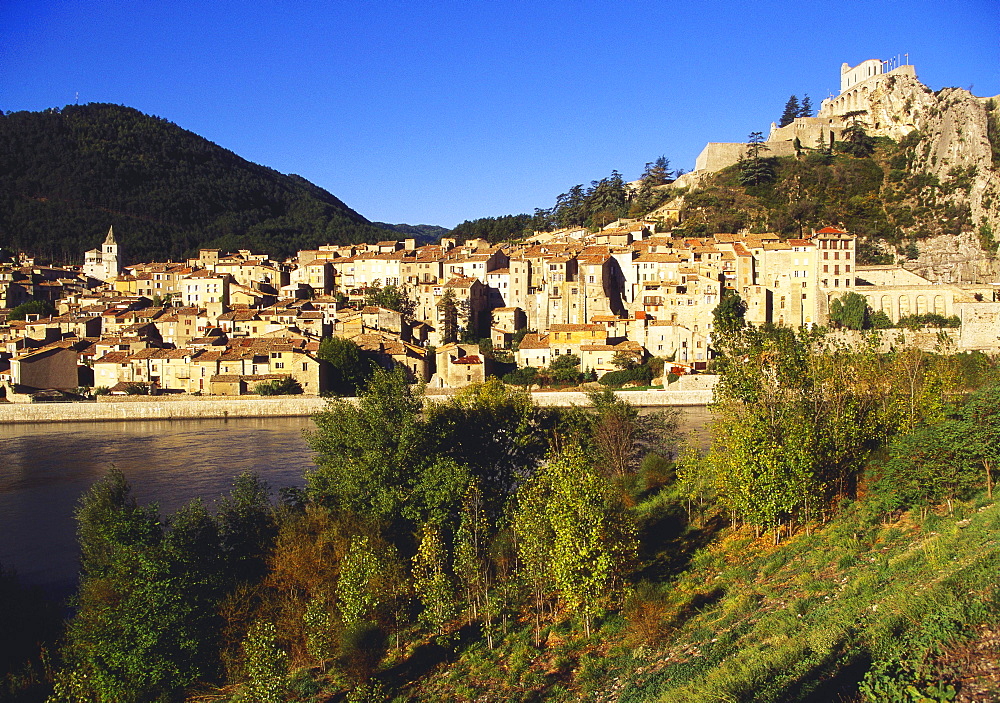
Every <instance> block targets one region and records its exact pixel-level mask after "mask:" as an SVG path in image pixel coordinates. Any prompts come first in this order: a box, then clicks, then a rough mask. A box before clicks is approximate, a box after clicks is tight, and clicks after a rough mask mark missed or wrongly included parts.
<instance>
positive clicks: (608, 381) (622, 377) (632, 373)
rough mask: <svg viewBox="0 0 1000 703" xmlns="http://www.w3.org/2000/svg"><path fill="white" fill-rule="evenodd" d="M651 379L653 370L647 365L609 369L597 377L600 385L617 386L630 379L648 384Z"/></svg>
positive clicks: (630, 380)
mask: <svg viewBox="0 0 1000 703" xmlns="http://www.w3.org/2000/svg"><path fill="white" fill-rule="evenodd" d="M652 380H653V371H652V370H651V369H650V368H649V367H648V366H636V367H635V368H631V369H621V370H620V371H609V372H608V373H606V374H604V375H603V376H601V378H600V379H598V383H600V384H601V385H602V386H610V387H612V388H619V387H621V386H624V385H625V384H626V383H630V382H632V381H636V382H638V383H640V384H641V385H648V384H649V383H650V382H651V381H652Z"/></svg>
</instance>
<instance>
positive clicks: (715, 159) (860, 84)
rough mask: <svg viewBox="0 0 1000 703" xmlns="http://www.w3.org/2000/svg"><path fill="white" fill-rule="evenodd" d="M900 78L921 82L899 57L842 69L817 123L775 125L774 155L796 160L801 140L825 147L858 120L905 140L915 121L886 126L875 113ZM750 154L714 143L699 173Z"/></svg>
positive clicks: (738, 145)
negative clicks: (875, 100)
mask: <svg viewBox="0 0 1000 703" xmlns="http://www.w3.org/2000/svg"><path fill="white" fill-rule="evenodd" d="M898 76H907V77H909V78H912V79H914V80H916V79H917V72H916V68H915V67H914V66H912V65H910V64H908V63H906V64H902V65H900V63H899V57H896V58H894V59H891V60H888V61H883V60H881V59H869V60H868V61H862V62H861V63H859V64H858V65H857V66H854V67H851V66H850V65H848V64H846V63H845V64H842V65H841V67H840V93H839V94H838V95H836V96H830V97H828V98H826V99H825V100H823V102H822V103H821V104H820V109H819V112H818V113H817V114H816V116H815V117H796V118H795V120H794V121H793V122H792V123H791V124H789V125H786V126H784V127H778V125H777V124H775V123H774V122H772V123H771V130H770V133H769V134H768V138H767V150H768V152H767V153H768V155H769V156H794V155H795V152H796V149H795V140H796V139H798V140H799V143H800V144H801V145H803V146H806V147H816V146H823V145H825V144H827V143H828V142H829V141H830V140H831V139H834V140H837V139H840V135H841V133H842V132H843V131H844V129H845V128H846V127H847V126H848V124H849V123H850V121H852V120H858V121H859V122H860V123H861V124H863V125H864V126H865V128H866V129H867V130H869V132H870V133H871V134H872V135H881V134H884V135H885V136H893V137H895V138H899V137H901V136H905V135H906V134H908V133H909V132H911V131H912V130H913V129H915V127H914V125H913V120H912V115H910V116H909V117H910V118H911V119H909V120H908V121H907V120H906V119H905V118H904V119H902V120H899V121H897V120H892V121H891V122H890V121H888V120H886V121H885V123H883V122H880V121H879V119H878V118H877V116H876V111H875V110H873V109H872V108H873V98H874V97H875V96H876V95H881V94H883V93H884V92H885V91H886V89H887V87H889V88H891V86H892V83H893V81H894V79H895V78H896V77H898ZM745 151H746V144H744V143H742V142H709V143H708V144H706V145H705V148H704V149H703V150H702V152H701V153H700V154H699V155H698V158H697V161H696V162H695V172H703V173H712V172H715V171H721V170H722V169H724V168H727V167H728V166H732V165H733V164H735V163H736V162H737V161H739V159H740V158H741V157H742V156H743V154H744V152H745Z"/></svg>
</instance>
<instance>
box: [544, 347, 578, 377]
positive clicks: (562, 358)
mask: <svg viewBox="0 0 1000 703" xmlns="http://www.w3.org/2000/svg"><path fill="white" fill-rule="evenodd" d="M549 373H550V374H551V375H552V378H553V379H555V380H556V381H561V382H563V383H575V382H577V381H578V380H580V357H578V356H577V355H576V354H560V355H559V356H557V357H556V358H554V359H553V360H552V362H551V363H550V364H549Z"/></svg>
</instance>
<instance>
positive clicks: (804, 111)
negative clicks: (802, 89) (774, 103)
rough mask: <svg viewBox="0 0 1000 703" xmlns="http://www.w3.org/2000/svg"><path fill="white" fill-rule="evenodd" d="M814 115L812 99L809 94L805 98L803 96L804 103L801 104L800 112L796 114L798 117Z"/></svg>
mask: <svg viewBox="0 0 1000 703" xmlns="http://www.w3.org/2000/svg"><path fill="white" fill-rule="evenodd" d="M812 116H813V106H812V100H810V99H809V96H808V95H807V96H805V97H804V98H802V104H801V105H800V106H799V113H798V114H797V115H796V117H812Z"/></svg>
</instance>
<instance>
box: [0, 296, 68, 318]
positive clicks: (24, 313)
mask: <svg viewBox="0 0 1000 703" xmlns="http://www.w3.org/2000/svg"><path fill="white" fill-rule="evenodd" d="M55 314H56V309H55V308H54V307H52V303H50V302H48V301H47V300H32V301H30V302H27V303H22V304H21V305H18V306H17V307H16V308H11V311H10V313H9V314H8V315H7V319H8V320H24V319H27V317H28V315H39V316H40V317H51V316H52V315H55Z"/></svg>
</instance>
